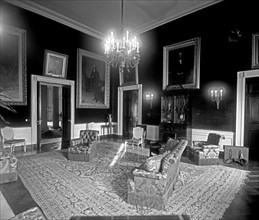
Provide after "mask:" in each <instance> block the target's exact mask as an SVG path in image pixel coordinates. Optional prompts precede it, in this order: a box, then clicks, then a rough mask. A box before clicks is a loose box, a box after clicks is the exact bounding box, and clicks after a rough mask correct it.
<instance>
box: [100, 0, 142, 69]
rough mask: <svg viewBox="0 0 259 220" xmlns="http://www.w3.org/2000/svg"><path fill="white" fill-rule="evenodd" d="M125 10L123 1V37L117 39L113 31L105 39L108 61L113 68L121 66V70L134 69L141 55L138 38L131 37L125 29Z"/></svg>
mask: <svg viewBox="0 0 259 220" xmlns="http://www.w3.org/2000/svg"><path fill="white" fill-rule="evenodd" d="M123 10H124V4H123V0H122V1H121V33H120V34H121V36H120V38H117V36H116V35H115V33H114V32H113V31H112V32H111V33H110V35H109V36H108V37H107V38H106V39H105V42H104V48H105V52H104V54H105V55H106V61H107V62H108V63H109V64H111V65H112V67H114V68H115V67H116V66H119V68H120V69H121V68H124V67H125V66H126V67H127V68H128V67H129V66H130V67H132V68H134V67H135V66H136V65H137V64H138V63H139V60H140V54H139V41H138V38H137V37H136V36H131V34H130V31H129V30H124V28H123Z"/></svg>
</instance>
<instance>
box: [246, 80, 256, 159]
mask: <svg viewBox="0 0 259 220" xmlns="http://www.w3.org/2000/svg"><path fill="white" fill-rule="evenodd" d="M245 106H246V107H245V132H244V146H248V147H249V151H250V156H251V158H252V159H256V160H258V159H259V148H258V137H259V114H258V112H259V77H256V78H248V79H247V80H246V105H245Z"/></svg>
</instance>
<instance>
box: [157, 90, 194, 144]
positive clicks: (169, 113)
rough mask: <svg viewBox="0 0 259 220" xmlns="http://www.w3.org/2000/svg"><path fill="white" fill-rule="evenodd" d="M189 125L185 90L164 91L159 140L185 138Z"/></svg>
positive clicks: (189, 117)
mask: <svg viewBox="0 0 259 220" xmlns="http://www.w3.org/2000/svg"><path fill="white" fill-rule="evenodd" d="M190 125H191V112H190V101H189V93H188V91H186V90H180V91H166V92H164V94H163V96H162V97H161V123H160V125H159V130H160V139H161V140H162V142H163V143H165V142H166V141H167V139H168V138H181V137H185V138H186V137H187V127H188V126H190Z"/></svg>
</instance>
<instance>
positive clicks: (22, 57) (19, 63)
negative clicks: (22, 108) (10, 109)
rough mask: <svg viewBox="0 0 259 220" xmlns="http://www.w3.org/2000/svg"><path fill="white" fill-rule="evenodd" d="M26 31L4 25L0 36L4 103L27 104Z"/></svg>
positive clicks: (0, 74) (0, 62)
mask: <svg viewBox="0 0 259 220" xmlns="http://www.w3.org/2000/svg"><path fill="white" fill-rule="evenodd" d="M26 71H27V64H26V31H25V30H22V29H19V28H15V27H11V26H8V25H3V27H2V33H1V37H0V94H1V99H2V101H3V102H4V103H6V104H9V105H27V72H26Z"/></svg>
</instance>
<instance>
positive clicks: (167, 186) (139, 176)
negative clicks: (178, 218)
mask: <svg viewBox="0 0 259 220" xmlns="http://www.w3.org/2000/svg"><path fill="white" fill-rule="evenodd" d="M173 143H175V142H171V148H172V150H171V151H167V152H165V153H164V154H161V155H157V156H153V157H149V158H148V159H147V160H146V161H145V162H144V163H142V164H141V165H140V166H139V167H138V168H135V169H134V170H133V172H132V175H133V176H132V178H130V179H129V180H128V198H127V201H128V203H129V204H132V205H136V206H144V207H150V208H154V209H158V210H165V209H166V203H167V201H168V199H169V197H170V196H171V195H172V192H173V190H174V187H175V183H176V181H177V179H178V177H179V175H180V170H179V163H180V159H181V156H182V153H183V151H184V149H185V147H186V146H187V143H188V141H187V140H184V139H182V140H181V141H180V142H179V143H177V144H176V145H174V144H173Z"/></svg>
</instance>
